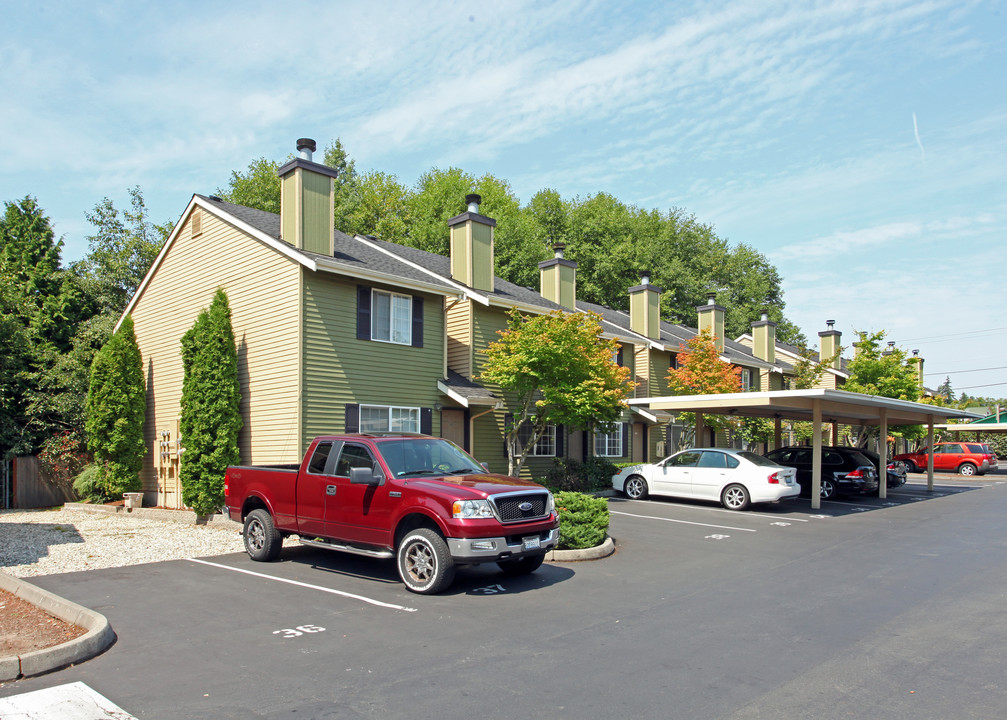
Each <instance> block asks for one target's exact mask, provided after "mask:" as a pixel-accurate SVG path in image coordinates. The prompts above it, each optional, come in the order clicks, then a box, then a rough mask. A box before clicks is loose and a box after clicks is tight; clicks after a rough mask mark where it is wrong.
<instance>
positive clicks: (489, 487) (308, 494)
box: [224, 434, 559, 594]
mask: <svg viewBox="0 0 1007 720" xmlns="http://www.w3.org/2000/svg"><path fill="white" fill-rule="evenodd" d="M224 496H225V498H226V503H227V511H228V514H229V516H230V517H231V519H232V520H237V521H239V522H242V523H243V524H244V531H243V532H244V539H245V549H246V550H247V551H248V554H249V556H251V558H252V559H253V560H260V561H268V560H275V559H276V558H277V557H278V556H279V553H280V550H281V548H282V544H283V538H284V537H286V536H288V535H297V536H298V537H299V538H300V542H301V544H302V545H310V546H312V547H319V548H326V549H330V550H341V551H344V552H350V553H355V554H358V555H366V556H369V557H375V558H393V557H394V558H395V559H396V562H397V565H398V570H399V575H400V577H401V578H402V582H404V583H405V585H406V587H407V588H408V589H409V590H412V591H413V592H417V593H424V594H430V593H436V592H439V591H440V590H443V589H444V588H446V587H448V586H449V585H450V584H451V582H452V581H453V580H454V574H455V568H456V567H458V566H464V565H478V564H481V563H487V562H495V563H497V564H498V565H499V566H500V569H501V570H503V571H504V572H505V573H508V574H512V575H521V574H525V573H530V572H534V571H535V570H537V569H538V568H539V566H540V565H541V564H542V560H543V559H544V558H545V554H546V552H548V551H549V550H550V549H552V548H553V547H555V545H556V542H557V541H558V539H559V519H558V516H557V515H556V509H555V506H554V504H553V498H552V494H551V493H550V492H549V491H548V490H546V489H545V488H544V487H542V486H541V485H538V484H537V483H533V482H529V481H527V480H519V479H517V478H512V477H508V476H505V475H494V474H491V473H489V472H486V471H485V469H484V468H483V466H482V465H480V464H479V463H478V462H477V461H476V460H474V459H472V457H471V456H470V455H468V454H467V453H465V452H464V451H463V450H461V449H459V448H458V446H456V445H454V444H453V443H451V442H449V441H447V440H444V439H442V438H435V437H428V436H424V435H409V434H389V435H365V434H361V435H329V436H323V437H319V438H315V440H313V441H312V443H311V446H310V447H309V448H308V451H307V453H305V455H304V460H303V461H302V462H301V464H300V465H299V466H297V465H284V466H268V467H266V466H261V467H260V466H257V467H247V466H235V467H229V468H228V469H227V474H226V476H225V479H224Z"/></svg>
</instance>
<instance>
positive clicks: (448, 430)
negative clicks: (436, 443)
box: [441, 409, 468, 450]
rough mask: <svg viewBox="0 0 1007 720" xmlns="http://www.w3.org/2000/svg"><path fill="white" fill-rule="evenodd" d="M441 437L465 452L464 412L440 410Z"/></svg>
mask: <svg viewBox="0 0 1007 720" xmlns="http://www.w3.org/2000/svg"><path fill="white" fill-rule="evenodd" d="M441 437H442V438H444V439H445V440H450V441H451V442H453V443H454V444H455V445H457V446H458V447H460V448H463V449H465V450H468V448H467V447H465V411H464V410H450V409H444V410H441Z"/></svg>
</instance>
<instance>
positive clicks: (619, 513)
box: [608, 510, 758, 532]
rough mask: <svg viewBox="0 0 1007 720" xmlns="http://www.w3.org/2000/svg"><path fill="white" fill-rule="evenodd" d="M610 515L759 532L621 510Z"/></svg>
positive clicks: (610, 511) (751, 530) (610, 512)
mask: <svg viewBox="0 0 1007 720" xmlns="http://www.w3.org/2000/svg"><path fill="white" fill-rule="evenodd" d="M608 512H609V514H610V515H625V516H627V517H635V518H643V519H645V520H664V521H665V522H672V523H679V524H681V525H699V526H700V527H709V528H717V529H719V530H737V531H738V532H758V530H753V529H752V528H740V527H731V526H730V525H711V524H710V523H701V522H690V521H689V520H674V519H672V518H663V517H656V516H654V515H635V514H634V513H628V512H619V511H618V510H609V511H608Z"/></svg>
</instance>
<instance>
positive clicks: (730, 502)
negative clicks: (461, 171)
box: [724, 488, 745, 510]
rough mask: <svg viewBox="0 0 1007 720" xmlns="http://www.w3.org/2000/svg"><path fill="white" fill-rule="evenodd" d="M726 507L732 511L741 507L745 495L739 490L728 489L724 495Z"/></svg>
mask: <svg viewBox="0 0 1007 720" xmlns="http://www.w3.org/2000/svg"><path fill="white" fill-rule="evenodd" d="M724 500H725V501H726V502H727V507H729V508H731V509H732V510H734V509H737V508H739V507H741V506H742V505H743V504H744V503H745V493H744V491H743V490H742V489H741V488H729V489H728V491H727V493H725V495H724Z"/></svg>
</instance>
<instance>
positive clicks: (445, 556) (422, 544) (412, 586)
mask: <svg viewBox="0 0 1007 720" xmlns="http://www.w3.org/2000/svg"><path fill="white" fill-rule="evenodd" d="M396 558H397V559H396V562H397V563H398V566H399V576H400V577H401V578H402V582H403V583H405V585H406V589H408V590H412V591H413V592H414V593H420V594H423V595H432V594H434V593H437V592H440V591H441V590H443V589H444V588H446V587H447V586H448V585H450V584H451V583H452V582H453V581H454V579H455V566H454V561H453V560H452V559H451V553H450V551H449V550H448V544H447V543H446V542H444V538H442V537H441V536H440V535H438V534H437V533H436V532H434V531H433V530H429V529H427V528H419V529H417V530H413V531H412V532H409V533H407V534H406V536H405V537H404V538H402V542H400V543H399V549H398V553H397V555H396Z"/></svg>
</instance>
